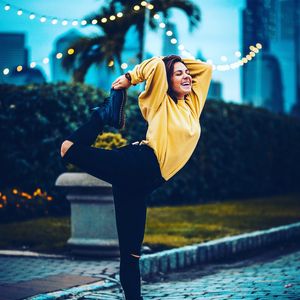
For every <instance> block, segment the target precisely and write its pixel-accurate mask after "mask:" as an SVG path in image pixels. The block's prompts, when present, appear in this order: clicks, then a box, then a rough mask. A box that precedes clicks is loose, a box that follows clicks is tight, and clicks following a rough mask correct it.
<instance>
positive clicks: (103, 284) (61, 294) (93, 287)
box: [26, 277, 118, 300]
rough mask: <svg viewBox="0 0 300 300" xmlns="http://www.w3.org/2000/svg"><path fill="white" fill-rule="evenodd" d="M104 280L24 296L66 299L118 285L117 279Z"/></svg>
mask: <svg viewBox="0 0 300 300" xmlns="http://www.w3.org/2000/svg"><path fill="white" fill-rule="evenodd" d="M107 278H108V279H106V280H104V281H98V282H94V283H90V284H85V285H81V286H77V287H73V288H70V289H65V290H61V291H56V292H51V293H46V294H40V295H36V296H32V297H29V298H26V299H27V300H58V299H66V297H70V296H76V295H78V294H82V293H86V292H95V291H100V290H105V289H108V288H112V287H116V286H117V285H118V283H117V281H114V280H113V282H111V281H110V278H109V277H107Z"/></svg>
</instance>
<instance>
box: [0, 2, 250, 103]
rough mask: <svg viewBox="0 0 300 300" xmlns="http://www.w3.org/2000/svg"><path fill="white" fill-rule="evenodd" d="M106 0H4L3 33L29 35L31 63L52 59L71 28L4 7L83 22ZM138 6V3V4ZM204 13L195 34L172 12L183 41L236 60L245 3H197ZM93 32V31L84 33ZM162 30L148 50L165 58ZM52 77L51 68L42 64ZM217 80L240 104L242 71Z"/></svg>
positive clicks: (224, 74) (0, 16)
mask: <svg viewBox="0 0 300 300" xmlns="http://www.w3.org/2000/svg"><path fill="white" fill-rule="evenodd" d="M104 2H105V1H103V0H84V1H72V0H59V1H58V0H53V1H41V0H26V1H18V0H8V1H6V2H2V0H0V5H1V6H0V7H1V9H0V20H1V21H0V32H23V33H26V35H27V39H26V44H27V47H28V48H29V59H30V61H36V60H41V59H43V58H44V57H48V56H50V53H51V52H52V44H53V41H54V40H55V39H56V38H57V36H59V35H61V34H63V33H64V32H65V31H67V30H69V29H70V28H71V26H66V27H64V26H61V25H55V26H54V25H51V24H50V23H49V22H46V23H40V22H39V21H37V20H32V21H31V20H29V19H28V15H25V14H24V15H22V16H18V15H17V14H16V11H15V10H10V11H8V12H6V11H4V9H3V8H4V5H5V4H6V3H9V4H11V5H15V6H18V7H20V8H22V9H26V10H29V11H32V12H35V13H37V14H39V15H49V16H56V17H58V18H61V19H63V18H70V19H76V18H77V19H81V18H83V17H84V16H86V15H87V14H89V13H91V12H93V11H95V10H97V9H98V8H99V6H101V4H103V3H104ZM137 3H138V1H137ZM194 3H195V4H197V5H199V6H200V8H201V11H202V22H201V24H200V25H199V27H198V28H197V29H195V30H194V31H193V32H189V30H188V20H187V17H186V16H185V15H184V14H183V13H182V12H180V11H178V10H175V9H174V10H172V17H171V20H172V21H173V22H175V23H176V24H177V27H178V35H179V41H180V42H181V43H183V44H184V46H185V47H186V48H187V49H188V50H189V51H190V52H191V53H192V54H193V55H196V53H197V52H198V51H199V50H200V51H201V52H202V54H203V55H204V57H205V58H206V59H212V60H213V61H214V63H216V64H218V63H222V61H221V60H220V57H221V56H222V55H225V56H227V57H228V62H229V63H230V62H233V61H235V60H236V57H235V56H234V52H235V51H237V50H241V48H242V47H241V44H240V42H241V19H240V17H241V9H242V8H243V7H244V5H245V1H244V0H194ZM82 31H83V32H85V33H90V32H91V29H84V30H82ZM162 34H163V31H162V30H158V31H157V32H148V34H147V39H146V49H147V51H148V52H151V53H153V55H161V53H160V49H161V47H160V45H161V39H162ZM42 67H43V69H44V70H45V73H46V74H47V75H48V76H49V74H50V71H49V66H47V65H42ZM213 78H214V79H215V80H219V81H221V82H222V83H223V96H224V98H225V100H226V101H233V102H240V101H241V99H240V69H235V70H231V71H227V72H220V71H215V72H214V74H213Z"/></svg>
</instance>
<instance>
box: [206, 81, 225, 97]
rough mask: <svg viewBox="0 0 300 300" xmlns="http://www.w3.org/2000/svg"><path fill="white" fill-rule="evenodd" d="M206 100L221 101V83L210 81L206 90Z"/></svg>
mask: <svg viewBox="0 0 300 300" xmlns="http://www.w3.org/2000/svg"><path fill="white" fill-rule="evenodd" d="M207 98H208V99H214V100H222V99H223V98H222V83H221V82H220V81H215V80H212V81H211V83H210V86H209V90H208V95H207Z"/></svg>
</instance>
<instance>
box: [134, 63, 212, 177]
mask: <svg viewBox="0 0 300 300" xmlns="http://www.w3.org/2000/svg"><path fill="white" fill-rule="evenodd" d="M183 61H184V63H185V64H186V66H187V68H188V69H189V71H190V74H191V76H192V79H193V80H192V91H191V93H190V94H189V95H188V96H187V97H186V100H185V99H179V100H178V103H177V104H176V103H175V102H174V101H173V100H172V98H171V97H170V96H169V95H168V94H167V90H168V81H167V75H166V69H165V65H164V62H163V61H162V58H159V57H153V58H151V59H148V60H145V61H143V62H142V63H141V64H139V65H137V66H135V68H134V69H133V70H132V71H130V72H129V73H130V75H131V82H132V84H137V83H140V82H143V81H145V80H146V86H145V90H144V91H143V92H142V93H141V94H140V96H139V100H138V101H139V107H140V109H141V112H142V115H143V117H144V119H145V120H146V121H147V122H148V130H147V134H146V140H143V141H142V144H147V145H148V146H150V147H151V148H153V150H154V152H155V154H156V156H157V159H158V162H159V165H160V170H161V173H162V177H163V178H164V179H165V180H168V179H170V178H171V177H172V176H173V175H175V174H176V173H177V172H178V171H179V170H180V169H181V168H182V167H183V166H184V165H185V164H186V163H187V161H188V160H189V158H190V157H191V155H192V153H193V152H194V150H195V148H196V145H197V143H198V140H199V138H200V134H201V127H200V121H199V119H200V114H201V111H202V109H203V107H204V103H205V100H206V96H207V93H208V88H209V84H210V80H211V74H212V67H211V65H209V64H206V63H204V62H200V61H197V60H193V59H183Z"/></svg>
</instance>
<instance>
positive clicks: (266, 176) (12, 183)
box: [0, 83, 300, 205]
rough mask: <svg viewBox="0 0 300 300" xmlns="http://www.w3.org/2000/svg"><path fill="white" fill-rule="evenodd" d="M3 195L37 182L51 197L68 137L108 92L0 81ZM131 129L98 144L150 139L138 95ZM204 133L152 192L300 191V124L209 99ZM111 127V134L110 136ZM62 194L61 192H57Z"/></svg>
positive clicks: (177, 198)
mask: <svg viewBox="0 0 300 300" xmlns="http://www.w3.org/2000/svg"><path fill="white" fill-rule="evenodd" d="M0 95H1V98H0V134H1V139H2V140H1V141H2V142H1V144H0V150H1V156H0V165H1V171H2V172H1V173H0V192H3V191H4V189H9V188H10V189H13V188H18V189H20V190H25V191H27V193H29V194H30V193H33V192H34V191H35V190H36V189H37V187H39V188H40V189H41V190H44V191H47V193H49V194H50V195H52V196H53V195H58V196H57V197H58V199H60V201H58V202H57V203H60V202H62V203H63V197H62V195H59V194H57V193H58V192H57V191H56V190H55V189H54V182H55V179H56V178H57V177H58V175H59V174H60V173H62V172H65V170H66V169H65V166H64V165H63V163H62V161H61V159H60V145H61V142H62V141H63V140H64V139H65V138H66V137H67V136H68V135H69V134H70V133H71V132H72V131H73V130H75V129H76V128H77V127H79V126H80V125H81V124H83V123H85V122H86V121H87V120H88V117H89V115H90V112H89V109H90V108H91V107H94V106H97V105H99V103H100V102H102V99H103V98H104V93H103V92H102V91H100V90H98V89H95V88H93V87H90V86H87V85H84V84H79V83H76V84H66V83H59V84H43V85H28V86H23V87H18V86H13V85H0ZM126 115H127V119H126V127H125V128H124V129H123V130H121V131H120V133H121V135H118V133H117V131H116V130H114V129H113V128H110V127H108V126H106V127H105V129H104V132H108V133H105V134H103V135H102V137H101V136H100V138H99V139H98V140H97V141H96V144H95V145H96V146H97V147H98V146H100V147H107V149H109V148H112V147H119V146H122V145H125V144H126V141H127V140H128V142H133V141H136V140H141V139H145V135H146V130H147V122H146V121H145V120H144V119H143V117H142V115H141V112H140V110H139V107H138V101H137V94H134V95H132V96H130V97H129V99H128V103H127V105H126ZM201 128H202V133H201V138H200V141H199V143H198V145H197V147H196V150H195V152H194V154H193V155H192V157H191V159H190V161H189V162H188V163H187V165H186V166H185V167H184V168H183V169H182V170H180V171H179V172H178V173H177V174H176V175H175V176H174V177H173V178H172V179H171V180H169V181H168V182H167V183H166V184H165V185H164V186H163V187H161V188H159V189H158V190H157V191H155V192H154V193H153V194H152V195H151V197H150V199H149V200H150V202H149V203H150V204H156V205H157V204H172V203H183V202H185V203H187V202H201V201H209V200H223V199H225V198H241V197H255V196H263V195H272V194H276V193H286V192H292V191H294V190H297V189H299V187H298V180H299V178H300V176H299V172H300V156H299V153H300V121H299V120H298V119H296V118H291V117H288V116H284V115H276V114H273V113H270V112H268V111H266V110H264V109H258V108H253V107H250V106H247V105H237V104H233V103H224V102H221V101H215V100H207V102H206V105H205V107H204V110H203V113H202V115H201ZM110 132H111V133H110ZM54 198H55V197H54Z"/></svg>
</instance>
